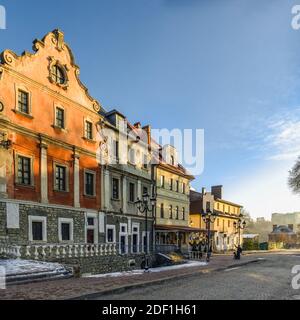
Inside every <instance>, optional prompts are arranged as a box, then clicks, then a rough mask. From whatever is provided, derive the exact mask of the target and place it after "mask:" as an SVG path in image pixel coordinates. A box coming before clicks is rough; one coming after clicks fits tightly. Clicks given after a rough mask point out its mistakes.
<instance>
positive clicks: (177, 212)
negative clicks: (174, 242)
mask: <svg viewBox="0 0 300 320" xmlns="http://www.w3.org/2000/svg"><path fill="white" fill-rule="evenodd" d="M176 220H179V207H178V206H176Z"/></svg>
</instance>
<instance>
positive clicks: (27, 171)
mask: <svg viewBox="0 0 300 320" xmlns="http://www.w3.org/2000/svg"><path fill="white" fill-rule="evenodd" d="M17 178H18V179H17V181H18V183H20V184H25V185H31V159H30V158H27V157H22V156H18V177H17Z"/></svg>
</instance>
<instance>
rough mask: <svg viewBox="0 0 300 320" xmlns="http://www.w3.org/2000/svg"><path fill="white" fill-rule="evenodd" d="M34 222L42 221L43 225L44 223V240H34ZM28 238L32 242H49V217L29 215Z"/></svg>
mask: <svg viewBox="0 0 300 320" xmlns="http://www.w3.org/2000/svg"><path fill="white" fill-rule="evenodd" d="M32 222H42V225H43V240H33V234H32ZM28 239H29V241H31V242H47V217H43V216H28Z"/></svg>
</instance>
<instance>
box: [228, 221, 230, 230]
mask: <svg viewBox="0 0 300 320" xmlns="http://www.w3.org/2000/svg"><path fill="white" fill-rule="evenodd" d="M228 228H230V220H228Z"/></svg>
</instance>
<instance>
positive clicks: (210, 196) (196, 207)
mask: <svg viewBox="0 0 300 320" xmlns="http://www.w3.org/2000/svg"><path fill="white" fill-rule="evenodd" d="M222 194H223V187H222V186H213V187H211V192H207V191H206V189H205V188H203V189H202V192H201V193H200V192H196V191H191V195H190V201H191V203H190V226H192V227H196V228H199V229H200V230H201V231H200V232H199V233H194V234H193V236H192V238H191V240H192V241H196V242H205V241H206V235H207V226H206V223H205V222H204V221H203V219H202V214H203V212H206V211H207V209H210V211H211V212H213V213H214V214H215V215H216V218H215V221H214V222H212V223H211V226H210V230H211V234H212V237H211V239H212V242H213V246H212V247H213V248H214V249H215V250H217V251H226V250H233V249H234V248H235V246H237V245H238V244H239V242H240V243H241V244H242V229H240V232H239V231H238V230H237V228H236V227H235V223H238V220H239V219H240V218H241V209H242V206H241V205H239V204H236V203H233V202H230V201H227V200H225V199H223V195H222Z"/></svg>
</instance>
